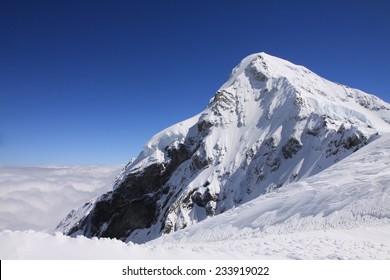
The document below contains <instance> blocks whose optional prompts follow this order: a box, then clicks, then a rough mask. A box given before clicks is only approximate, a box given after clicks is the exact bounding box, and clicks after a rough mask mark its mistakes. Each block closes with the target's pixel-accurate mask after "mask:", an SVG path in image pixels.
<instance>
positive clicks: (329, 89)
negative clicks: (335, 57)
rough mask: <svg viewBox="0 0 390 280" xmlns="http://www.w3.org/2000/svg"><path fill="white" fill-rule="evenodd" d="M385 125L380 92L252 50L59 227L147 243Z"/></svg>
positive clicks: (338, 153) (388, 124) (387, 112)
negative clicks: (190, 113)
mask: <svg viewBox="0 0 390 280" xmlns="http://www.w3.org/2000/svg"><path fill="white" fill-rule="evenodd" d="M385 132H390V105H389V104H387V103H386V102H384V101H382V100H381V99H379V98H378V97H375V96H373V95H370V94H367V93H364V92H362V91H360V90H357V89H352V88H349V87H347V86H343V85H340V84H336V83H333V82H330V81H328V80H326V79H324V78H321V77H320V76H318V75H317V74H315V73H313V72H312V71H310V70H308V69H307V68H305V67H303V66H298V65H294V64H292V63H291V62H288V61H286V60H283V59H280V58H276V57H273V56H271V55H268V54H265V53H257V54H253V55H250V56H248V57H246V58H244V59H243V60H242V61H241V63H240V64H239V65H238V66H237V67H235V68H234V70H233V71H232V74H231V76H230V78H229V79H228V81H227V82H226V83H225V84H223V85H222V87H221V88H220V89H219V90H218V91H217V93H216V94H215V96H214V97H213V98H212V99H211V100H210V102H209V104H208V106H207V108H206V109H205V110H203V111H202V112H201V113H200V114H198V115H196V116H194V117H192V118H190V119H188V120H185V121H183V122H180V123H178V124H176V125H173V126H171V127H169V128H167V129H165V130H163V131H161V132H160V133H158V134H156V135H155V136H154V137H153V138H152V139H151V140H150V141H149V142H148V143H147V144H146V145H145V147H144V149H143V151H142V152H141V153H140V155H139V156H138V157H137V159H136V160H134V162H132V163H131V164H129V165H128V166H127V167H126V169H125V170H124V171H123V172H122V174H121V176H120V177H119V179H118V180H117V181H116V182H115V183H114V185H113V191H111V192H109V193H107V194H104V195H102V196H101V197H99V198H98V199H96V200H94V201H92V202H90V203H89V204H86V205H85V206H84V207H82V208H80V209H79V210H78V211H76V212H73V213H72V215H70V216H69V217H68V218H66V219H64V221H62V222H61V224H60V225H59V229H60V230H62V231H64V232H65V233H67V234H69V235H77V234H83V235H86V236H102V237H104V236H108V237H116V238H120V239H123V240H129V241H130V240H131V241H134V242H145V241H147V240H151V239H154V238H156V237H158V236H160V235H161V234H164V233H170V232H172V231H176V230H179V229H181V228H184V227H187V226H189V225H191V224H194V223H196V222H198V221H201V220H204V219H205V218H206V217H208V216H213V215H216V214H219V213H222V212H224V211H226V210H228V209H231V208H233V207H235V206H237V205H240V204H242V203H245V202H247V201H249V200H252V199H254V198H256V197H259V196H261V195H262V194H264V193H267V192H271V191H273V190H275V189H278V188H280V187H281V186H285V185H288V184H289V183H291V182H295V181H299V180H301V179H303V178H307V177H310V176H312V175H314V174H317V173H319V172H321V171H322V170H324V169H326V168H328V167H329V166H331V165H333V164H334V163H336V162H338V161H340V160H342V159H344V158H345V157H347V156H348V155H350V154H352V153H354V152H355V151H357V150H358V149H360V148H361V147H363V146H365V145H366V144H367V143H369V142H371V141H372V140H373V139H375V138H376V137H377V135H378V134H382V133H385Z"/></svg>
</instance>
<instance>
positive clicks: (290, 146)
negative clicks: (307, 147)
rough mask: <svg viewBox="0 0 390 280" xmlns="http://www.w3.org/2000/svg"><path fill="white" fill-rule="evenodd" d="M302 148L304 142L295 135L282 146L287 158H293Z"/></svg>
mask: <svg viewBox="0 0 390 280" xmlns="http://www.w3.org/2000/svg"><path fill="white" fill-rule="evenodd" d="M300 149H302V144H301V143H300V142H299V141H298V140H297V139H296V138H294V137H290V138H289V139H288V141H287V143H286V145H284V146H283V147H282V154H283V157H284V158H285V159H288V158H292V157H293V156H294V155H295V154H296V153H298V151H299V150H300Z"/></svg>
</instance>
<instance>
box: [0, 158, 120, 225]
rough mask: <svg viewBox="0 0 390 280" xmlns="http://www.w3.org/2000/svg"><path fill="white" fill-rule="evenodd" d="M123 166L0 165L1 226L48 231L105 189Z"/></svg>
mask: <svg viewBox="0 0 390 280" xmlns="http://www.w3.org/2000/svg"><path fill="white" fill-rule="evenodd" d="M121 168H122V166H118V165H115V166H109V165H107V166H106V165H104V166H100V165H99V166H46V167H44V166H41V167H19V166H18V167H15V166H12V167H11V166H0V229H11V230H27V229H33V230H48V231H52V230H53V229H54V228H55V227H56V226H57V224H58V223H59V222H60V221H61V220H62V219H63V218H64V217H65V216H66V215H67V214H68V213H69V212H70V211H71V210H72V209H74V208H76V207H80V206H82V205H83V204H84V203H85V202H87V201H89V200H90V199H92V198H94V197H95V196H97V195H99V194H101V193H103V192H106V191H107V190H108V189H109V188H110V187H111V183H112V182H113V180H114V179H115V177H116V176H117V175H118V173H119V172H120V169H121Z"/></svg>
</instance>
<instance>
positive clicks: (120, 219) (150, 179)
mask: <svg viewBox="0 0 390 280" xmlns="http://www.w3.org/2000/svg"><path fill="white" fill-rule="evenodd" d="M167 152H168V156H169V157H170V159H171V160H170V161H169V162H168V163H163V164H152V165H150V166H148V167H147V168H145V169H144V170H143V172H142V173H130V174H129V175H128V176H127V177H126V178H125V180H123V181H122V183H120V185H119V186H118V187H117V188H116V189H115V190H114V191H112V192H109V193H107V194H106V195H104V196H102V197H101V199H100V200H99V201H97V202H96V204H95V206H94V208H93V209H92V210H91V212H90V213H89V214H88V215H87V216H86V217H84V218H83V219H82V220H81V221H80V222H79V223H78V225H76V226H74V227H73V228H72V229H71V230H70V231H69V232H68V235H72V234H73V233H75V232H77V231H78V230H83V232H84V233H85V234H84V235H86V236H87V237H93V236H98V237H111V238H117V239H122V240H123V239H126V238H127V236H128V235H129V234H130V233H131V232H132V231H134V230H135V229H142V228H148V227H150V226H151V225H152V224H153V223H155V222H156V217H158V216H159V214H160V210H161V209H160V208H159V207H158V203H157V202H158V200H159V199H160V198H161V196H162V195H163V194H164V193H165V194H166V193H167V192H168V190H167V189H166V188H163V185H164V184H165V183H166V182H167V181H168V180H169V178H170V176H171V175H172V173H173V172H174V170H175V169H176V168H177V167H178V166H179V165H180V164H181V163H183V162H184V161H186V160H188V159H189V158H190V157H191V156H192V153H191V152H190V151H188V150H187V149H186V147H185V146H184V145H179V147H178V148H170V149H168V151H167Z"/></svg>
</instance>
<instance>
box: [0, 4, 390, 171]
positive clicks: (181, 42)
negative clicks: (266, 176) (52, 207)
mask: <svg viewBox="0 0 390 280" xmlns="http://www.w3.org/2000/svg"><path fill="white" fill-rule="evenodd" d="M389 14H390V2H389V1H375V0H372V1H334V2H333V1H260V0H259V1H248V0H240V1H211V0H208V1H204V0H198V1H169V0H167V1H153V0H149V1H136V0H133V1H116V0H112V1H108V0H107V1H98V0H95V1H83V0H78V1H72V0H66V1H65V0H64V1H62V0H59V1H42V0H40V1H32V0H31V1H27V0H25V1H20V0H2V1H0V163H2V164H13V165H14V164H29V165H31V164H117V163H120V164H123V163H126V162H127V161H128V160H129V159H130V158H131V157H132V156H136V155H137V154H138V153H139V152H140V150H141V149H142V146H143V145H144V143H145V142H146V141H147V140H148V139H149V138H150V137H151V136H153V135H154V134H155V133H157V132H158V131H160V130H162V129H164V128H166V127H167V126H169V125H172V124H174V123H176V122H179V121H181V120H184V119H186V118H189V117H191V116H193V115H195V114H197V113H199V112H200V111H201V110H203V109H204V108H205V106H206V105H207V103H208V100H209V99H210V98H211V97H212V96H213V95H214V93H215V91H216V90H217V89H218V88H219V87H220V86H221V85H222V84H223V83H224V81H225V80H226V79H227V78H228V76H229V74H230V72H231V69H232V68H233V67H234V66H236V64H238V63H239V62H240V61H241V59H242V58H244V57H245V56H247V55H249V54H251V53H254V52H260V51H265V52H267V53H269V54H271V55H275V56H279V57H282V58H284V59H287V60H289V61H291V62H293V63H296V64H300V65H304V66H306V67H307V68H309V69H311V70H313V71H314V72H316V73H317V74H319V75H321V76H323V77H325V78H327V79H329V80H332V81H336V82H340V83H343V84H346V85H349V86H351V87H356V88H359V89H362V90H364V91H366V92H369V93H373V94H376V95H378V96H380V97H381V98H382V99H384V100H386V101H387V102H390V85H389V74H390V71H389V65H390V51H389V50H390V32H389V29H390V17H389Z"/></svg>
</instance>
